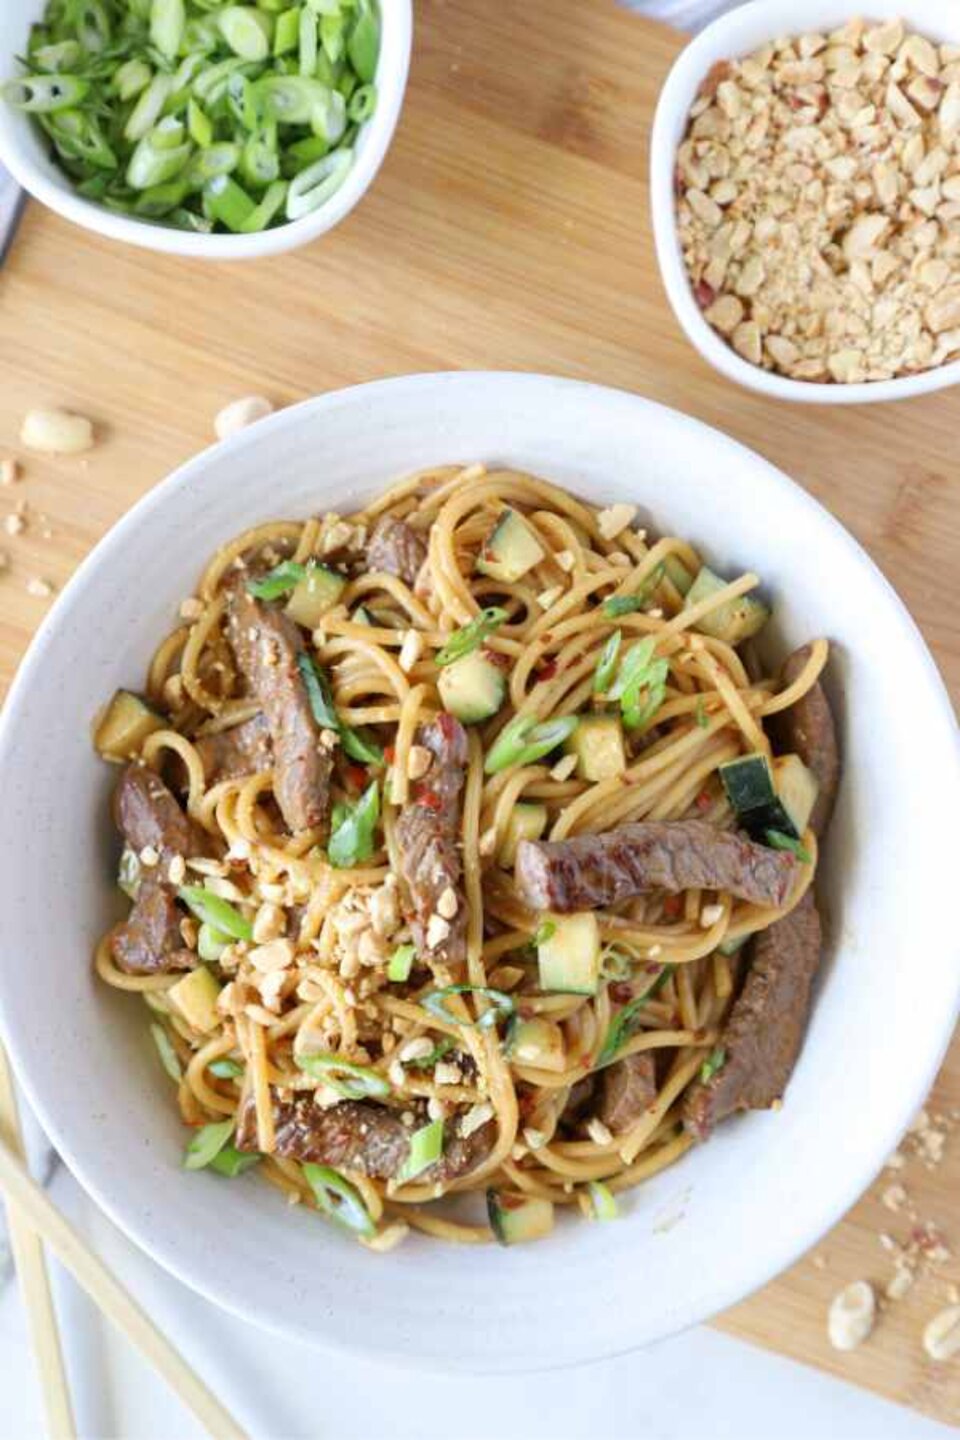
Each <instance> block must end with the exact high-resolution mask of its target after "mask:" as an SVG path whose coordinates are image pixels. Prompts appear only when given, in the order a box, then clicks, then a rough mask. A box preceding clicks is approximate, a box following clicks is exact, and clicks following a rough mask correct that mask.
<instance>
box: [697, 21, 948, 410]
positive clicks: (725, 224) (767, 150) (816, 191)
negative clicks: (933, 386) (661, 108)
mask: <svg viewBox="0 0 960 1440" xmlns="http://www.w3.org/2000/svg"><path fill="white" fill-rule="evenodd" d="M676 184H677V191H678V201H677V224H678V230H679V236H680V242H681V246H682V249H683V255H684V262H685V264H686V267H687V271H688V274H689V277H690V281H691V285H692V287H693V291H694V295H695V297H696V299H697V302H698V304H699V305H700V307H701V309H702V311H703V314H704V318H705V319H706V320H707V321H708V323H709V324H710V325H712V326H713V328H714V329H715V330H717V331H718V332H719V334H721V335H722V336H723V337H724V338H725V339H726V340H727V341H728V343H729V344H730V345H731V346H732V348H733V349H734V350H736V351H737V353H738V354H740V355H741V356H743V357H744V358H745V359H746V360H748V361H749V362H750V363H751V364H754V365H758V366H761V367H762V368H763V369H766V370H773V371H777V372H778V373H780V374H782V375H786V376H788V377H790V378H791V379H794V380H805V381H820V382H828V383H830V382H833V383H836V384H854V383H859V382H862V381H876V380H888V379H892V378H895V377H897V376H902V375H910V374H916V373H918V372H920V371H924V370H930V369H933V368H935V367H937V366H939V365H942V364H944V363H945V362H946V361H948V360H952V359H955V358H958V357H960V62H958V60H957V59H956V58H955V56H954V54H953V51H952V49H951V48H950V47H948V46H941V47H939V49H938V48H937V47H936V46H935V45H933V44H932V43H931V42H930V41H928V40H927V39H925V38H924V37H923V36H921V35H917V34H911V33H908V32H907V31H906V30H905V29H904V26H903V24H902V22H901V21H899V20H896V21H887V22H884V23H882V24H874V25H869V24H866V23H865V22H863V21H856V22H851V24H850V25H849V26H847V27H845V30H844V32H843V34H842V37H841V36H840V35H839V34H838V33H837V32H834V33H833V34H830V35H822V34H815V35H812V36H811V35H805V36H801V37H799V38H796V39H782V40H778V41H777V42H776V43H775V44H768V45H764V46H763V47H761V49H759V50H757V51H755V52H754V53H753V54H751V55H748V56H746V57H745V58H743V59H739V60H731V61H729V62H726V61H724V62H721V63H720V64H719V65H716V66H714V67H713V69H712V70H711V72H710V75H709V76H708V77H707V79H706V80H705V82H704V84H703V85H702V86H701V92H700V95H699V96H698V98H697V100H696V101H695V103H694V105H693V106H692V108H691V112H690V119H689V123H688V127H687V132H686V135H685V137H684V139H683V141H682V143H681V144H680V147H679V149H678V152H677V167H676Z"/></svg>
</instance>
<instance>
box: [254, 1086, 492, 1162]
mask: <svg viewBox="0 0 960 1440" xmlns="http://www.w3.org/2000/svg"><path fill="white" fill-rule="evenodd" d="M273 1106H274V1109H273V1118H274V1126H275V1130H276V1151H275V1153H276V1154H277V1155H282V1156H284V1157H285V1158H287V1159H289V1160H299V1161H301V1162H302V1161H309V1162H311V1163H312V1164H315V1165H332V1166H333V1167H334V1169H336V1170H346V1171H357V1172H359V1173H360V1174H361V1175H368V1176H370V1178H371V1179H373V1180H391V1179H394V1178H395V1177H396V1176H397V1175H398V1174H399V1173H400V1171H401V1169H402V1168H403V1165H404V1163H405V1162H406V1159H407V1156H408V1155H409V1153H410V1136H411V1135H412V1134H413V1132H414V1130H415V1129H416V1128H417V1127H416V1126H411V1127H410V1128H409V1129H408V1128H407V1126H406V1125H404V1124H403V1122H402V1121H401V1119H400V1117H399V1115H398V1114H397V1113H396V1111H394V1110H389V1109H388V1108H387V1107H386V1106H385V1105H376V1104H373V1103H372V1102H370V1101H366V1100H345V1101H343V1103H342V1104H340V1105H334V1106H332V1107H331V1108H330V1109H328V1110H322V1109H321V1108H320V1106H319V1105H317V1104H316V1102H315V1100H314V1097H313V1093H312V1091H301V1092H300V1093H299V1094H297V1095H296V1096H295V1097H294V1098H293V1099H292V1100H277V1099H275V1100H274V1102H273ZM495 1135H496V1125H495V1124H494V1122H493V1121H492V1120H491V1121H488V1122H487V1123H486V1125H483V1126H481V1127H480V1129H478V1130H475V1131H474V1133H473V1134H472V1135H470V1136H468V1137H467V1138H466V1139H464V1138H463V1137H461V1136H460V1135H458V1134H457V1133H456V1129H455V1124H454V1122H451V1123H449V1124H448V1125H447V1127H446V1131H445V1135H444V1153H443V1156H442V1158H441V1159H440V1160H438V1161H437V1163H436V1164H435V1165H431V1166H430V1168H429V1169H428V1170H424V1171H423V1173H422V1175H420V1176H418V1177H417V1179H418V1181H419V1182H421V1183H427V1184H429V1183H436V1182H437V1181H443V1182H449V1181H451V1180H456V1179H459V1178H460V1176H461V1175H466V1174H467V1173H468V1172H469V1171H471V1170H475V1169H476V1167H477V1166H478V1165H479V1164H480V1163H481V1161H483V1160H484V1159H485V1158H486V1156H487V1155H488V1154H489V1153H490V1150H491V1147H492V1145H493V1142H494V1138H495ZM235 1141H236V1146H237V1149H238V1150H256V1149H257V1115H256V1107H255V1105H254V1104H253V1101H252V1099H247V1100H246V1101H244V1103H243V1104H242V1105H241V1107H240V1114H239V1120H238V1123H237V1132H236V1137H235Z"/></svg>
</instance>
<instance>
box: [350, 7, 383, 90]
mask: <svg viewBox="0 0 960 1440" xmlns="http://www.w3.org/2000/svg"><path fill="white" fill-rule="evenodd" d="M359 9H360V13H359V15H358V16H357V23H356V24H355V25H354V27H353V30H352V31H351V34H350V38H349V40H348V41H347V54H348V55H349V57H350V63H351V65H352V66H353V68H354V70H356V72H357V74H358V75H359V76H360V79H361V80H364V81H366V82H367V83H368V84H369V82H370V81H371V80H372V79H373V77H374V75H375V74H376V70H377V57H378V55H379V52H380V24H379V21H378V18H377V12H376V8H375V6H374V4H373V0H360V6H359Z"/></svg>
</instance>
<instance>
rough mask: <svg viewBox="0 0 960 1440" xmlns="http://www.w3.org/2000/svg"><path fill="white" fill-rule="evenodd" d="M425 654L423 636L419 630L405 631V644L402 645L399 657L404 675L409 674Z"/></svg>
mask: <svg viewBox="0 0 960 1440" xmlns="http://www.w3.org/2000/svg"><path fill="white" fill-rule="evenodd" d="M422 654H423V636H422V635H421V634H420V631H419V630H407V631H405V632H404V636H403V644H402V645H401V646H400V654H399V656H398V657H397V664H398V665H399V666H400V669H401V670H402V671H403V673H404V675H409V674H410V671H411V670H412V669H413V667H414V665H416V663H417V661H418V660H419V659H420V656H421V655H422Z"/></svg>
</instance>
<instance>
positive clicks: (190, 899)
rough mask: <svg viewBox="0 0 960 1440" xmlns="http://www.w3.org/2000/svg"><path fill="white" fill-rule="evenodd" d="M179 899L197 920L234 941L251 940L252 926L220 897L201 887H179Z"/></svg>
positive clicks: (233, 906) (234, 907) (228, 902)
mask: <svg viewBox="0 0 960 1440" xmlns="http://www.w3.org/2000/svg"><path fill="white" fill-rule="evenodd" d="M177 894H178V895H179V897H180V899H181V900H182V901H183V903H184V904H185V905H186V906H187V908H188V909H189V910H192V911H193V913H194V915H196V917H197V919H198V920H200V921H202V922H203V923H204V924H206V925H210V926H211V927H212V928H213V929H214V930H219V931H220V932H221V933H222V934H224V935H229V936H230V937H231V938H232V939H234V940H250V939H252V938H253V926H252V925H251V923H250V921H249V920H247V919H245V918H244V916H243V915H241V914H240V911H239V910H238V909H237V908H236V906H235V905H231V904H230V901H229V900H224V899H223V898H222V896H220V895H214V894H213V893H212V891H210V890H206V889H204V887H203V886H202V885H181V887H180V889H179V890H178V891H177Z"/></svg>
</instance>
